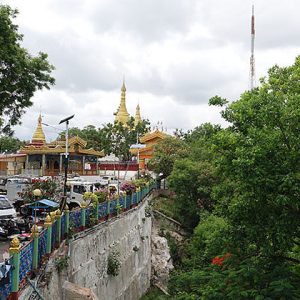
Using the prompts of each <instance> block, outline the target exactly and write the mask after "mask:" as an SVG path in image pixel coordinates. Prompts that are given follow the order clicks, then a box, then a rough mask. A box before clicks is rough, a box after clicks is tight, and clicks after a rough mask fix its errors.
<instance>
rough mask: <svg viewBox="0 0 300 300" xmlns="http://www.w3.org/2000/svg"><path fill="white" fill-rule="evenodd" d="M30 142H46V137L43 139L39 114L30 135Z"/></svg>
mask: <svg viewBox="0 0 300 300" xmlns="http://www.w3.org/2000/svg"><path fill="white" fill-rule="evenodd" d="M31 142H32V143H34V142H35V143H37V142H38V143H42V144H44V143H45V142H46V139H45V134H44V131H43V127H42V116H41V114H40V115H39V118H38V125H37V127H36V130H35V132H34V134H33V136H32V139H31Z"/></svg>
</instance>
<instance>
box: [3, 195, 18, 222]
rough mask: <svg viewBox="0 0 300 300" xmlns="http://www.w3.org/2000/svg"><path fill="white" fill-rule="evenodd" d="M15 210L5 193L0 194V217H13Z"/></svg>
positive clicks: (15, 214)
mask: <svg viewBox="0 0 300 300" xmlns="http://www.w3.org/2000/svg"><path fill="white" fill-rule="evenodd" d="M16 216H17V212H16V210H15V209H14V207H13V206H12V204H11V203H10V202H9V200H8V198H7V197H6V196H5V195H0V219H9V218H15V217H16Z"/></svg>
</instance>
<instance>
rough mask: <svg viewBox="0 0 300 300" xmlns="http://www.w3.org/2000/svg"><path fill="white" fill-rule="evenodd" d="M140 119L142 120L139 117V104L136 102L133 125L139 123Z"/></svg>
mask: <svg viewBox="0 0 300 300" xmlns="http://www.w3.org/2000/svg"><path fill="white" fill-rule="evenodd" d="M141 121H142V118H141V111H140V105H139V104H138V105H137V106H136V111H135V118H134V126H136V125H137V124H139V123H140V122H141Z"/></svg>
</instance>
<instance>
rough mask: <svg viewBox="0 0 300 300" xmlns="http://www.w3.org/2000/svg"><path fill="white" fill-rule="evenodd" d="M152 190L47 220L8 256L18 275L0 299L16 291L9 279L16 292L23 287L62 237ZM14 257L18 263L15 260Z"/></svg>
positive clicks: (2, 289) (129, 205)
mask: <svg viewBox="0 0 300 300" xmlns="http://www.w3.org/2000/svg"><path fill="white" fill-rule="evenodd" d="M154 188H155V185H154V184H152V185H148V186H146V187H145V188H143V189H142V190H139V191H138V192H136V193H133V194H130V195H123V194H122V195H120V196H119V198H118V199H114V200H109V201H106V202H103V203H99V204H96V205H95V206H93V207H87V208H85V207H82V208H80V209H76V210H73V211H71V212H66V213H64V214H62V215H61V216H60V215H58V214H56V215H55V216H54V219H52V220H51V221H52V224H51V223H50V226H49V227H46V228H45V229H43V230H42V231H41V232H40V233H38V234H37V236H35V235H34V234H33V237H34V238H33V239H32V240H31V241H30V242H28V243H27V244H25V245H24V246H23V247H22V248H21V249H20V250H19V256H14V255H15V254H12V257H11V258H10V259H9V263H10V264H11V265H12V269H11V271H10V272H12V273H13V272H16V271H15V270H19V272H18V273H17V276H13V274H12V275H11V276H9V278H10V281H9V282H7V283H6V284H5V285H3V286H0V300H2V299H7V298H8V296H9V295H10V294H11V293H12V292H17V291H13V286H15V284H13V283H14V282H13V280H18V283H17V286H18V289H21V288H23V287H24V285H25V284H26V277H27V276H28V275H29V274H31V272H32V271H33V270H34V269H38V268H39V267H41V265H42V264H43V263H44V258H46V257H47V255H50V254H51V252H52V251H53V250H54V249H56V248H57V247H58V246H59V243H60V242H61V241H62V240H63V239H64V238H66V236H67V233H74V232H79V231H81V230H84V229H85V228H86V227H92V226H93V225H95V224H97V223H99V222H103V221H104V220H105V219H108V218H110V217H112V216H114V215H118V214H120V213H121V212H122V211H125V210H128V209H130V208H132V207H134V206H136V205H138V204H139V202H141V201H142V200H143V199H144V198H145V197H146V196H147V195H148V194H149V193H150V192H151V191H152V189H154ZM45 226H46V223H45ZM50 237H51V238H50ZM49 241H50V242H49ZM48 243H49V244H48ZM47 252H48V253H47ZM18 257H19V260H18V259H16V258H18ZM16 260H18V262H16ZM15 264H18V268H16V266H15ZM15 275H16V274H15ZM14 278H15V279H14ZM16 278H17V279H16Z"/></svg>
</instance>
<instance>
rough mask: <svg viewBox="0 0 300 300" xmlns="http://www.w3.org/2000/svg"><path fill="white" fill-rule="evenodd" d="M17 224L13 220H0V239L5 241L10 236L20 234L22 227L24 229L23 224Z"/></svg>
mask: <svg viewBox="0 0 300 300" xmlns="http://www.w3.org/2000/svg"><path fill="white" fill-rule="evenodd" d="M18 222H19V223H17V220H15V219H0V238H2V239H7V238H9V237H10V236H12V235H15V234H20V233H21V232H22V227H23V228H24V229H25V224H24V222H20V221H18ZM24 231H25V230H24Z"/></svg>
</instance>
